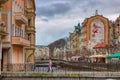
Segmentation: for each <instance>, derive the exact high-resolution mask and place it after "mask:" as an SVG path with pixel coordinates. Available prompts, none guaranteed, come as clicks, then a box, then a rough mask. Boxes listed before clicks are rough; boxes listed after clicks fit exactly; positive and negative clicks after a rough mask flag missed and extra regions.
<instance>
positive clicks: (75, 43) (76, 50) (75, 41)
mask: <svg viewBox="0 0 120 80" xmlns="http://www.w3.org/2000/svg"><path fill="white" fill-rule="evenodd" d="M69 37H70V47H71V53H72V54H71V55H72V56H75V55H80V40H79V39H80V38H79V37H80V23H79V24H78V25H77V26H75V30H74V32H73V33H70V36H69Z"/></svg>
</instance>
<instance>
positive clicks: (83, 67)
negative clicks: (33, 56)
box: [2, 62, 120, 72]
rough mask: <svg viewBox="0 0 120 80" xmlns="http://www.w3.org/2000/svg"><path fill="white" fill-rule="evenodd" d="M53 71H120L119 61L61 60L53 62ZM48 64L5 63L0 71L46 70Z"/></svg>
mask: <svg viewBox="0 0 120 80" xmlns="http://www.w3.org/2000/svg"><path fill="white" fill-rule="evenodd" d="M52 69H53V71H54V72H67V71H112V72H119V71H120V63H109V64H106V63H82V62H61V63H59V64H58V63H54V65H53V67H52ZM47 70H48V65H47V64H46V63H45V64H5V65H3V66H2V72H47Z"/></svg>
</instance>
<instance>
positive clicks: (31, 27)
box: [26, 26, 35, 32]
mask: <svg viewBox="0 0 120 80" xmlns="http://www.w3.org/2000/svg"><path fill="white" fill-rule="evenodd" d="M26 30H27V31H28V32H29V31H30V32H31V31H35V27H34V26H30V27H27V29H26Z"/></svg>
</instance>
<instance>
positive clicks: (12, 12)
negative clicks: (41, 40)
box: [1, 0, 35, 64]
mask: <svg viewBox="0 0 120 80" xmlns="http://www.w3.org/2000/svg"><path fill="white" fill-rule="evenodd" d="M8 5H9V6H8ZM2 9H3V11H1V15H2V17H1V18H2V21H3V22H4V23H5V27H4V30H5V32H6V33H7V36H6V37H5V39H4V40H3V41H2V43H3V44H2V64H23V63H25V62H31V63H34V51H35V47H34V46H35V1H34V0H8V1H7V2H6V3H5V4H4V5H2Z"/></svg>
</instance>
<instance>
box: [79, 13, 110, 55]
mask: <svg viewBox="0 0 120 80" xmlns="http://www.w3.org/2000/svg"><path fill="white" fill-rule="evenodd" d="M81 33H82V34H81V36H83V37H81V40H83V42H84V43H82V44H83V45H81V46H84V47H85V49H86V50H88V49H93V48H94V47H95V46H96V45H105V46H106V45H108V42H109V41H108V40H109V36H108V34H109V20H108V19H107V18H105V17H103V16H102V15H98V14H97V13H96V15H95V16H91V17H90V18H86V19H85V20H84V22H83V24H82V28H81ZM105 46H103V47H105ZM84 53H85V52H84ZM85 55H90V54H88V52H86V53H85Z"/></svg>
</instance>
